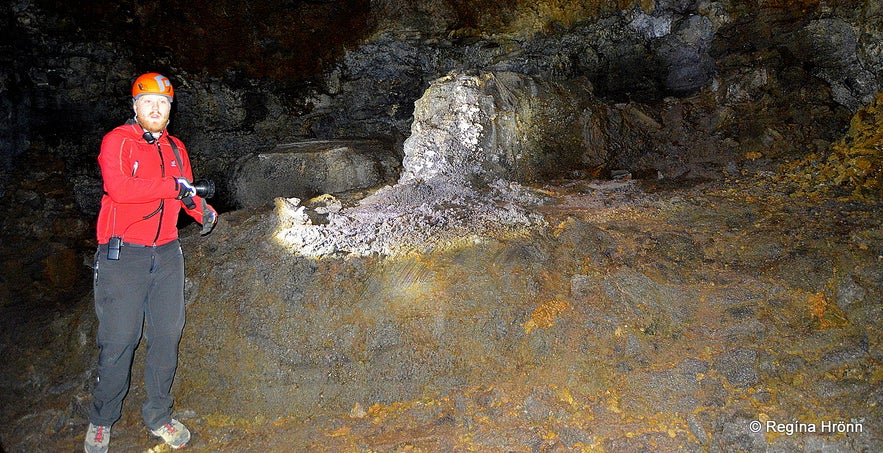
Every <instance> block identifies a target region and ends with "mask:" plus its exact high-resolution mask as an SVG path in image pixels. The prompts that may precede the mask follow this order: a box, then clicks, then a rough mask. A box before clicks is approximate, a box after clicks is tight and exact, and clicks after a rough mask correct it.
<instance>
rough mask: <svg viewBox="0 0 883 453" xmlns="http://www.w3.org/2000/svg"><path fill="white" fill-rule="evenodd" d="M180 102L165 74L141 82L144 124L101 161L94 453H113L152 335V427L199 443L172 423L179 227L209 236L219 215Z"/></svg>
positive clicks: (136, 123) (180, 287) (89, 444)
mask: <svg viewBox="0 0 883 453" xmlns="http://www.w3.org/2000/svg"><path fill="white" fill-rule="evenodd" d="M173 99H174V89H173V88H172V84H171V83H170V82H169V79H168V78H166V77H164V76H162V75H160V74H157V73H147V74H144V75H141V76H140V77H138V78H137V79H136V80H135V83H134V84H133V85H132V102H133V104H132V105H133V108H134V111H135V117H134V119H132V120H129V121H128V122H127V123H126V124H124V125H122V126H119V127H117V128H116V129H114V130H112V131H111V132H109V133H108V134H107V135H105V136H104V140H103V141H102V143H101V152H100V153H99V155H98V164H99V166H100V168H101V176H102V179H103V180H104V196H103V197H102V199H101V210H100V212H99V214H98V224H97V236H98V244H99V245H98V251H97V252H96V254H95V267H94V276H93V277H94V286H95V312H96V314H97V316H98V348H99V355H98V380H97V382H96V384H95V388H94V390H93V394H92V396H93V403H92V407H91V411H90V414H89V422H90V423H89V428H88V430H87V432H86V440H85V442H84V447H85V450H86V452H87V453H97V452H106V451H107V450H108V445H109V443H110V431H111V426H112V425H113V424H114V423H115V422H116V421H117V420H119V419H120V416H121V410H122V403H123V398H124V397H125V395H126V393H127V392H128V390H129V382H130V377H131V365H132V357H133V354H134V352H135V348H136V347H137V346H138V343H139V342H140V341H141V334H142V326H144V328H145V339H146V341H147V358H146V366H145V370H144V383H145V388H146V390H147V401H145V403H144V405H143V407H142V409H141V415H142V417H143V418H144V423H145V424H146V425H147V428H148V430H150V432H151V434H153V435H154V436H156V437H158V438H161V439H162V440H163V441H165V442H166V443H167V444H168V445H169V446H170V447H172V448H175V449H177V448H181V447H183V446H184V445H185V444H186V443H187V441H189V440H190V431H189V430H188V429H187V428H186V427H185V426H184V425H183V424H181V423H180V422H179V421H177V420H175V419H173V418H172V403H173V400H172V397H171V395H170V391H171V387H172V380H173V379H174V377H175V369H176V368H177V366H178V343H179V342H180V340H181V332H182V330H183V328H184V256H183V253H182V251H181V245H180V243H179V241H178V229H177V222H178V214H179V212H180V210H181V209H182V208H183V209H184V210H185V211H186V212H187V214H189V215H190V216H192V217H193V218H195V219H196V220H197V221H198V222H200V223H201V224H202V226H203V228H202V233H203V234H208V233H209V232H210V231H211V229H212V228H213V227H214V225H215V223H216V222H217V218H218V214H217V212H216V211H215V210H214V209H213V208H212V207H211V206H209V205H208V203H206V201H205V200H204V199H203V198H202V197H200V196H199V195H197V190H196V188H195V187H194V185H193V184H192V183H191V181H192V179H193V174H192V171H191V168H190V160H189V159H188V156H187V149H186V148H185V147H184V144H183V143H182V142H181V141H180V140H178V139H177V138H175V137H172V136H171V135H169V133H168V131H167V130H166V127H167V126H168V124H169V113H170V111H171V106H172V100H173Z"/></svg>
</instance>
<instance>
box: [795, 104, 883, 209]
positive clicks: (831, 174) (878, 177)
mask: <svg viewBox="0 0 883 453" xmlns="http://www.w3.org/2000/svg"><path fill="white" fill-rule="evenodd" d="M788 170H789V173H791V174H792V177H791V179H792V181H793V182H795V183H796V184H797V186H798V188H797V191H796V193H795V195H797V196H805V195H823V194H824V193H827V192H832V191H834V190H835V189H840V190H846V191H849V193H850V194H851V196H854V197H856V198H859V199H862V200H881V199H883V92H880V93H877V96H876V98H875V100H874V102H872V103H871V104H870V105H868V106H867V107H865V108H863V109H861V110H859V111H858V112H857V113H856V114H855V115H854V116H853V117H852V121H851V122H850V125H849V131H848V132H847V133H846V135H845V136H844V137H843V138H842V139H841V140H840V141H838V142H837V143H835V144H833V145H832V146H831V151H830V153H829V154H828V155H827V156H820V155H818V154H815V153H814V154H811V155H809V156H807V157H805V158H803V159H801V160H800V161H798V162H796V163H794V164H792V166H791V167H790V168H789V169H788Z"/></svg>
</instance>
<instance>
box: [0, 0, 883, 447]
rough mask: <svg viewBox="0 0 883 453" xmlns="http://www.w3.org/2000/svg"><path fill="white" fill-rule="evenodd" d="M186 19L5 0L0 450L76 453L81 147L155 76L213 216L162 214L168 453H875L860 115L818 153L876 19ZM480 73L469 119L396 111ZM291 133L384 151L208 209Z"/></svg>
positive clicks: (839, 115) (134, 439)
mask: <svg viewBox="0 0 883 453" xmlns="http://www.w3.org/2000/svg"><path fill="white" fill-rule="evenodd" d="M605 5H606V4H605ZM204 6H205V5H195V4H193V3H192V2H183V3H182V2H178V3H176V4H175V5H159V6H157V5H136V6H132V5H126V4H121V3H119V2H115V3H113V2H104V1H97V2H90V3H89V4H71V3H66V2H57V1H52V0H38V1H33V2H29V1H14V2H8V3H4V4H2V5H0V13H2V17H3V18H4V19H3V20H4V24H5V26H3V27H0V49H2V52H0V109H2V110H0V113H2V115H3V118H4V119H5V121H4V122H3V123H2V124H0V197H2V198H0V208H2V212H3V215H2V220H0V233H2V242H0V253H2V255H3V256H4V261H3V272H2V275H0V354H2V356H3V357H4V358H5V360H6V362H5V363H4V366H3V367H2V368H0V370H2V371H0V426H2V429H0V447H2V449H3V450H5V451H8V452H17V451H70V450H77V449H79V448H80V444H81V442H82V433H83V429H84V426H85V423H86V420H85V418H84V414H85V412H86V405H87V404H88V399H89V391H90V388H91V382H92V380H93V379H94V369H93V367H94V363H95V354H96V352H97V351H95V348H94V342H93V339H94V334H95V327H96V326H95V320H94V315H93V314H92V308H91V296H90V294H89V290H90V284H91V279H90V269H89V262H90V261H91V259H90V256H91V255H92V253H93V252H94V239H93V237H92V235H93V232H92V224H93V222H94V216H95V212H96V210H97V200H98V197H99V194H100V190H101V188H100V182H99V181H100V175H99V174H98V170H97V166H96V164H95V156H96V154H97V147H98V144H99V143H100V139H101V136H102V134H103V133H104V132H106V131H107V130H109V129H110V128H112V127H114V126H116V125H118V124H119V123H121V122H122V121H124V120H125V118H127V117H128V116H130V115H131V105H130V103H129V100H128V94H127V92H128V86H129V83H130V81H131V79H132V78H133V77H134V76H135V75H136V74H138V73H140V72H145V71H152V70H158V71H161V72H164V73H166V74H167V75H169V76H171V77H172V80H173V83H175V86H176V93H177V99H176V102H175V103H174V108H175V112H174V114H173V118H172V131H173V133H175V134H176V135H178V136H180V137H181V138H183V139H184V141H185V143H187V145H188V149H189V150H190V152H191V155H192V159H193V161H194V167H195V168H196V171H197V177H203V178H210V179H214V180H215V181H216V182H217V184H218V188H219V196H218V197H217V198H216V199H215V203H216V205H217V206H218V207H220V208H221V210H222V221H221V224H220V225H219V227H218V228H217V229H216V231H215V232H214V233H213V234H212V235H211V236H209V237H207V238H200V237H199V236H198V234H197V230H198V228H197V227H195V226H194V225H192V224H190V223H187V222H182V224H181V225H180V226H181V227H182V234H183V237H184V247H185V253H186V255H187V257H188V260H187V276H188V280H187V288H186V297H187V301H188V311H189V316H190V318H189V321H188V325H187V329H186V331H185V339H184V341H183V343H182V353H183V356H182V361H181V366H180V373H179V379H178V381H177V382H176V388H175V391H176V394H177V396H178V404H177V408H178V411H177V412H176V416H177V417H179V418H180V419H182V420H184V421H185V422H186V423H188V425H190V426H191V427H192V428H193V430H194V433H195V434H196V436H195V437H194V441H193V442H192V445H190V447H189V448H190V449H193V450H196V451H256V450H260V451H329V452H332V451H333V452H337V451H409V450H411V451H469V450H477V451H585V450H589V451H593V450H595V451H597V450H602V451H654V450H655V451H673V450H688V451H761V450H767V451H795V450H799V451H852V450H855V451H862V450H867V451H877V450H881V449H883V445H881V436H880V435H879V426H881V424H880V419H881V414H880V404H881V400H883V396H881V392H880V372H879V370H880V366H879V364H880V360H881V357H883V354H881V350H880V338H881V335H880V322H879V320H880V319H881V313H880V311H881V306H880V303H879V301H880V300H883V288H881V286H883V280H881V277H880V276H881V275H883V269H881V259H883V258H881V256H883V245H881V243H883V233H881V231H883V226H881V225H880V216H879V212H880V203H879V198H880V196H879V194H878V193H876V192H874V191H875V190H876V189H875V188H879V184H877V185H874V184H864V183H865V182H867V181H871V182H873V181H874V180H875V178H877V179H879V175H880V173H879V171H880V170H879V168H880V167H879V165H880V163H879V162H880V161H879V158H875V157H874V154H873V152H874V150H878V151H879V143H880V138H879V133H877V134H876V135H875V133H874V132H873V131H874V130H877V131H879V127H878V126H877V125H879V124H880V123H879V122H877V123H874V122H871V123H870V124H871V126H870V129H871V132H870V133H868V134H866V135H864V136H860V135H847V136H845V138H844V133H845V132H846V130H847V128H850V130H852V128H853V127H854V126H855V125H856V124H861V123H862V122H863V121H864V120H865V119H867V118H868V117H873V115H875V113H874V112H877V111H879V110H880V109H879V108H878V107H873V108H869V109H867V110H865V107H867V106H868V105H869V104H871V103H872V102H873V103H876V104H879V102H880V101H875V94H876V93H878V92H879V91H880V90H881V86H883V45H881V42H883V28H881V22H880V20H879V17H881V14H883V12H881V5H880V4H879V2H872V1H859V2H834V3H828V2H826V3H814V2H779V1H772V2H762V3H754V4H746V3H743V2H730V1H720V2H708V1H689V0H685V1H680V0H678V1H657V2H641V4H640V5H638V4H634V5H625V4H623V6H622V9H620V10H612V9H610V8H609V7H604V5H601V4H599V2H595V1H578V2H569V3H567V4H564V2H558V1H554V0H549V1H545V0H544V1H534V2H521V1H519V2H504V1H500V0H475V1H473V2H461V1H454V0H417V1H414V2H407V4H404V5H403V4H402V3H401V2H392V1H388V0H373V1H366V0H347V1H327V2H326V1H308V2H283V4H279V3H278V2H276V3H273V4H271V3H267V2H246V3H242V2H228V1H221V2H215V3H213V4H212V5H211V6H210V7H204ZM158 24H162V25H158ZM342 30H343V31H342ZM145 43H149V45H147V44H145ZM492 74H507V77H508V79H507V80H508V81H509V82H510V83H501V84H498V85H494V86H492V87H490V88H491V89H490V90H487V91H485V92H479V93H480V94H481V96H487V95H489V94H490V96H491V97H496V99H495V100H494V102H492V103H490V104H491V105H490V106H492V107H493V108H485V109H479V110H477V111H474V112H473V113H476V114H477V115H478V116H479V117H480V116H481V115H485V117H483V119H482V120H481V121H472V120H470V121H467V122H464V123H462V125H463V126H465V129H463V130H462V131H461V132H462V134H461V135H457V134H452V131H454V130H456V127H454V128H451V126H458V125H461V123H458V122H457V121H453V122H444V121H441V122H433V121H428V120H427V119H428V118H432V117H431V115H427V113H428V112H432V111H433V109H437V110H436V111H437V112H441V113H442V116H444V115H446V114H448V113H452V112H456V111H457V105H456V103H455V102H453V101H454V100H456V99H458V98H457V97H456V96H454V95H453V87H454V85H445V84H446V83H448V82H450V81H451V80H467V79H469V78H470V77H485V78H487V77H489V76H488V75H492ZM475 80H479V79H475ZM486 80H487V79H486ZM513 81H517V82H518V83H511V82H513ZM584 81H587V82H584ZM485 88H487V87H485ZM427 89H428V90H427ZM445 90H448V91H445ZM535 94H536V96H534V97H532V96H533V95H535ZM433 96H435V99H433ZM879 97H880V96H879V94H877V95H876V98H879ZM513 99H515V100H517V102H498V101H500V100H508V101H511V100H513ZM415 102H416V103H417V105H416V108H415ZM421 104H424V106H421ZM476 105H478V104H476ZM483 105H484V107H488V104H487V103H485V104H483ZM423 107H425V108H423ZM857 111H858V112H859V114H857V115H853V113H855V112H857ZM496 114H500V116H495V115H496ZM506 115H509V116H510V118H509V119H507V118H505V116H506ZM850 118H852V122H851V123H850ZM477 124H478V125H480V126H481V129H482V131H481V133H477V134H473V135H472V137H473V138H475V143H474V146H475V147H474V148H472V149H468V150H467V149H466V148H458V146H462V145H463V144H464V143H466V144H469V143H472V142H470V141H469V140H468V138H469V137H470V136H469V134H468V132H469V127H473V126H475V125H477ZM851 126H852V127H851ZM448 128H450V129H448ZM875 128H876V129H875ZM435 129H438V130H436V132H442V133H447V134H449V135H450V136H451V137H453V139H452V140H449V139H448V138H451V137H448V138H444V139H439V140H433V139H431V135H425V134H424V135H422V134H421V132H427V131H432V130H435ZM516 134H521V137H520V139H519V140H515V136H516ZM857 138H862V141H861V143H860V144H861V146H862V147H863V148H862V149H861V150H859V151H861V153H857V154H856V153H853V151H854V150H851V148H850V146H851V144H859V140H857ZM317 140H318V141H328V142H332V143H335V142H336V141H338V140H346V141H348V142H349V143H364V142H365V141H366V140H370V141H374V140H380V141H382V142H383V143H388V144H390V145H388V146H385V147H383V151H382V152H380V153H379V154H378V153H375V152H374V151H365V152H364V153H362V152H360V151H359V150H358V149H356V147H351V149H353V151H352V152H342V153H337V154H335V153H330V154H329V153H326V154H325V155H322V154H323V153H313V154H312V155H311V156H310V158H311V160H309V163H311V164H313V165H317V167H316V168H322V169H323V170H322V171H320V172H309V171H296V170H298V169H297V168H292V165H291V160H290V159H288V160H286V159H278V161H277V162H276V163H275V164H272V165H267V166H263V167H261V166H258V167H255V168H254V169H253V170H254V171H252V172H251V173H250V176H248V177H246V178H245V180H247V181H250V182H257V181H260V176H259V175H260V173H261V172H264V173H268V174H278V175H286V176H285V178H283V179H281V180H279V181H280V183H279V184H268V183H267V182H268V181H263V182H262V183H263V185H262V186H261V190H257V189H254V190H252V189H250V188H249V187H246V188H245V190H244V192H249V193H250V192H260V193H261V195H260V197H258V198H257V199H250V200H247V201H243V200H240V199H237V198H236V197H237V196H238V195H237V194H238V193H239V194H241V193H242V192H241V191H240V190H238V188H239V187H241V186H242V184H238V183H237V178H236V173H235V171H236V169H237V168H239V169H240V171H242V170H241V168H242V167H241V166H239V165H237V164H240V163H242V162H244V161H245V159H247V158H248V157H250V156H260V155H269V154H272V152H273V150H274V149H275V148H276V147H277V146H278V145H279V144H291V145H292V146H295V147H302V146H308V145H309V144H310V143H315V142H316V141H317ZM835 142H836V145H837V146H833V147H832V144H835ZM838 146H839V148H838ZM537 147H539V148H540V149H537ZM875 147H876V148H875ZM458 149H459V150H461V151H464V150H465V151H469V152H463V153H459V154H458V153H453V152H452V151H456V150H458ZM832 150H839V151H841V152H842V153H843V155H845V156H846V159H844V160H842V161H837V160H836V159H834V160H831V159H829V160H827V161H826V160H825V157H824V156H826V155H829V154H833V152H832ZM431 152H436V154H435V155H434V157H435V158H437V159H436V160H433V156H432V155H430V154H431ZM532 153H535V154H532ZM862 153H864V154H862ZM878 154H879V152H878ZM815 155H819V156H822V157H819V158H818V159H816V160H812V159H809V160H804V159H808V158H810V157H812V156H815ZM359 156H361V157H365V159H359V158H358V157H359ZM391 156H396V157H397V158H399V159H401V160H400V161H392V160H391V159H390V157H391ZM524 156H533V157H537V156H538V157H540V158H539V159H534V160H533V161H531V162H529V163H528V164H526V165H522V164H524V163H525V162H527V160H524V159H523V158H524ZM288 157H292V156H288ZM300 157H304V156H300ZM464 157H465V159H464ZM558 158H560V159H561V162H560V165H559V162H557V161H556V159H558ZM316 159H318V160H316ZM458 159H459V160H458ZM874 159H876V160H874ZM357 161H358V162H359V163H360V164H359V165H355V166H350V165H346V166H345V167H344V166H342V164H341V162H357ZM789 161H797V162H798V163H801V162H802V163H803V164H793V163H791V164H789ZM253 162H254V161H252V163H253ZM317 162H318V163H317ZM489 162H490V163H492V164H493V165H489V164H488V163H489ZM806 162H809V163H808V164H807V163H806ZM302 163H303V164H304V165H306V164H307V160H304V161H303V162H302ZM378 163H379V165H380V167H382V168H383V171H380V170H379V167H378V166H377V165H378ZM476 163H478V164H479V165H478V167H475V165H473V164H476ZM398 164H401V165H403V170H404V171H403V172H402V175H404V176H403V177H401V178H399V176H398V175H396V174H395V173H396V171H395V170H396V168H395V167H396V166H397V165H398ZM782 164H787V165H784V166H783V165H782ZM421 165H422V166H423V167H422V169H421ZM494 165H497V167H494ZM795 165H798V166H795ZM799 165H803V167H800V166H799ZM429 167H433V168H436V169H438V168H443V169H444V171H441V172H437V173H434V172H425V171H423V170H425V169H426V168H429ZM359 168H361V169H363V170H365V171H364V172H361V173H360V172H358V171H355V170H357V169H359ZM372 168H373V169H374V170H376V172H377V173H376V175H375V174H374V173H372V171H370V169H372ZM475 168H480V169H483V170H484V171H474V170H475ZM344 169H345V170H346V171H338V170H344ZM488 170H491V171H488ZM347 172H353V173H351V174H349V176H347ZM369 173H370V174H369ZM241 174H242V173H240V176H241ZM857 174H860V175H861V176H862V178H868V179H857V178H856V175H857ZM362 176H367V177H365V178H362ZM553 177H554V178H556V179H555V180H552V179H550V178H553ZM614 177H615V178H619V179H611V178H614ZM819 177H823V178H827V180H825V181H821V182H820V181H819V179H818V178H819ZM397 178H399V179H398V184H392V182H394V181H396V179H397ZM282 182H287V183H290V184H292V186H291V187H287V186H285V184H282ZM295 183H297V184H301V183H303V185H298V186H296V187H295ZM846 183H850V184H858V183H862V184H864V185H863V186H862V188H863V189H862V190H864V192H861V193H863V194H864V196H862V197H859V196H857V195H856V193H859V192H856V191H852V190H851V189H848V188H847V187H846ZM371 184H376V185H380V184H387V185H386V186H384V187H376V186H375V187H366V186H367V185H371ZM795 185H796V186H797V187H796V188H795ZM245 186H248V184H245ZM272 186H278V188H279V191H278V192H275V191H269V190H268V191H263V190H264V189H269V188H270V187H272ZM250 187H255V186H250ZM818 187H829V188H830V187H833V190H832V191H831V192H827V193H824V194H819V193H817V192H816V190H815V189H816V188H818ZM289 189H291V190H294V191H300V190H303V191H304V193H303V194H297V193H294V194H293V195H292V193H293V192H289ZM321 192H334V193H333V194H324V195H322V196H320V197H316V198H312V199H309V198H310V197H312V195H315V194H319V193H321ZM868 194H870V196H869V195H868ZM277 195H278V196H284V197H291V196H298V197H300V198H303V200H300V199H290V198H278V199H276V200H273V197H274V196H277ZM807 197H808V198H807ZM269 204H273V206H275V209H270V208H268V207H266V206H264V205H269ZM243 205H244V206H248V207H247V208H244V209H239V210H235V211H234V210H233V209H234V208H237V207H239V206H243ZM258 205H260V207H258ZM140 354H143V348H142V350H140V351H139V356H138V358H137V361H136V367H135V379H134V385H133V388H132V391H131V394H130V395H129V398H128V399H127V402H126V404H127V405H126V408H125V412H126V415H125V417H124V419H123V420H121V421H120V423H118V424H117V426H115V427H114V448H116V449H120V450H124V451H127V450H132V451H137V450H144V449H147V448H148V447H150V446H153V444H151V443H150V441H148V440H147V439H146V437H145V436H144V431H143V428H142V427H141V425H140V421H139V420H138V419H137V412H138V411H137V406H138V405H139V403H140V400H141V399H142V398H143V387H142V386H141V384H140V383H139V380H140V376H141V374H139V373H142V369H141V365H140V363H141V362H142V361H143V356H142V355H140ZM752 421H759V422H761V427H762V429H761V430H760V431H754V430H752V428H751V426H752V425H751V422H752ZM769 422H773V424H772V426H773V427H772V428H770V427H769V426H770V425H769ZM827 422H831V423H835V424H838V425H837V426H844V427H846V428H850V429H852V431H850V432H843V431H840V432H835V431H831V430H830V427H831V425H828V426H829V431H828V432H818V431H816V432H806V430H807V428H806V427H807V426H809V425H812V426H813V427H815V428H816V429H817V430H818V429H823V428H822V427H823V426H825V425H824V423H827ZM840 422H843V423H844V425H840V424H839V423H840ZM777 423H780V424H783V425H782V426H781V427H778V425H777ZM801 424H802V425H801ZM856 428H860V430H859V431H856ZM787 429H792V430H795V431H796V432H792V433H791V434H788V433H787V432H786V431H787ZM801 430H802V431H801ZM154 450H157V448H155V449H154Z"/></svg>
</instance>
